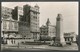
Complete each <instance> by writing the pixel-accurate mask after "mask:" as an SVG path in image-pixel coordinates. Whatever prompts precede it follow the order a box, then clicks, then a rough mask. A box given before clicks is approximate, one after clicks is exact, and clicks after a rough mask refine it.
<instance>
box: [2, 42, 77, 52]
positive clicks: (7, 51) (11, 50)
mask: <svg viewBox="0 0 80 52" xmlns="http://www.w3.org/2000/svg"><path fill="white" fill-rule="evenodd" d="M72 50H73V51H78V47H77V45H76V44H73V45H69V46H65V47H54V46H48V45H24V46H23V45H22V46H20V47H19V48H18V47H7V46H6V47H5V48H3V50H2V52H26V51H29V52H31V51H34V52H37V51H42V52H48V51H61V52H64V51H67V52H68V51H71V52H72Z"/></svg>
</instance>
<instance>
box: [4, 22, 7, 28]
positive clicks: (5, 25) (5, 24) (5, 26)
mask: <svg viewBox="0 0 80 52" xmlns="http://www.w3.org/2000/svg"><path fill="white" fill-rule="evenodd" d="M3 29H7V23H6V21H4V22H3Z"/></svg>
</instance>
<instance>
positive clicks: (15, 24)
mask: <svg viewBox="0 0 80 52" xmlns="http://www.w3.org/2000/svg"><path fill="white" fill-rule="evenodd" d="M14 28H15V30H17V28H18V27H17V22H15V23H14Z"/></svg>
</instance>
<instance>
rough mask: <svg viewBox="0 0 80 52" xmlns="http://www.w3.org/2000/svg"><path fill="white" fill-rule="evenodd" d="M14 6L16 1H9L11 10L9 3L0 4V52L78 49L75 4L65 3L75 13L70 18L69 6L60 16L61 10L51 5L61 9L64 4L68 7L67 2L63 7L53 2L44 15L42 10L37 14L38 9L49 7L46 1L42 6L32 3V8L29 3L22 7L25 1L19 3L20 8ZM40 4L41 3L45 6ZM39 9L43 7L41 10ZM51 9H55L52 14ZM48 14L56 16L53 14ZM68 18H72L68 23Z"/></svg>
mask: <svg viewBox="0 0 80 52" xmlns="http://www.w3.org/2000/svg"><path fill="white" fill-rule="evenodd" d="M10 3H12V2H10ZM14 3H15V4H17V2H13V4H12V5H13V6H12V8H10V7H11V5H9V2H7V3H5V2H3V3H2V7H1V8H2V10H1V12H2V13H1V15H2V18H1V21H2V23H1V27H2V28H1V36H2V37H1V38H2V44H1V48H2V51H3V52H5V51H7V52H8V51H9V50H12V51H13V52H14V50H15V51H20V50H23V51H24V50H26V51H27V50H29V51H31V50H61V51H65V50H66V51H68V50H70V51H71V50H75V51H77V50H78V46H77V37H78V33H77V32H78V31H77V24H78V23H77V22H78V20H77V16H78V14H77V8H76V7H77V6H78V3H77V2H71V3H69V4H70V5H71V6H72V7H74V9H73V10H75V11H76V14H75V11H74V15H72V14H73V13H72V12H71V13H70V12H69V11H73V10H71V9H70V6H69V5H67V7H66V8H67V9H68V10H69V11H66V12H67V13H66V12H62V13H61V11H63V10H61V9H57V7H56V6H55V5H57V6H58V7H59V8H61V6H65V5H66V4H68V2H65V3H64V4H63V3H62V2H61V3H60V2H59V3H57V2H56V3H55V2H53V3H51V4H53V6H52V9H50V8H49V9H48V10H50V11H48V10H47V9H45V10H46V12H45V10H44V11H43V10H42V11H41V9H44V8H46V6H47V7H50V6H51V4H49V3H47V2H44V3H41V2H40V3H37V2H34V6H32V5H33V3H32V5H31V3H30V4H29V3H28V4H26V3H25V2H22V3H20V2H19V4H20V5H21V6H20V5H14ZM36 3H37V4H36ZM54 3H55V4H54ZM41 4H45V5H46V6H45V5H41ZM47 4H48V5H47ZM59 4H60V6H59ZM42 6H45V7H44V8H42ZM54 7H55V9H54V11H55V10H56V9H57V10H59V11H57V12H53V8H54ZM63 8H64V10H66V8H65V7H63ZM47 11H48V12H49V13H50V14H49V13H48V12H47ZM42 12H43V13H44V14H49V15H47V16H52V17H51V18H50V17H44V16H46V15H43V13H42ZM59 12H60V13H59ZM52 13H54V14H55V13H56V14H55V15H53V14H52ZM51 14H52V15H51ZM40 15H41V16H40ZM68 15H69V16H68ZM53 16H54V17H53ZM70 16H72V17H73V20H72V21H71V20H70V19H72V18H70ZM74 16H75V17H74ZM42 17H44V18H42ZM67 17H69V18H67ZM53 18H54V19H53ZM40 19H41V20H40ZM51 19H53V20H51ZM67 19H68V20H67ZM71 22H73V23H71ZM74 22H75V23H74ZM71 25H72V26H71Z"/></svg>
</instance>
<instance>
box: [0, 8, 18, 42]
mask: <svg viewBox="0 0 80 52" xmlns="http://www.w3.org/2000/svg"><path fill="white" fill-rule="evenodd" d="M1 14H2V16H1V21H2V23H1V27H2V29H1V32H2V33H1V35H2V37H3V38H4V40H6V41H7V40H9V38H12V37H15V35H16V34H17V33H18V22H17V21H16V20H13V19H12V9H10V8H7V7H2V13H1Z"/></svg>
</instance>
